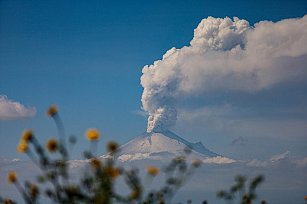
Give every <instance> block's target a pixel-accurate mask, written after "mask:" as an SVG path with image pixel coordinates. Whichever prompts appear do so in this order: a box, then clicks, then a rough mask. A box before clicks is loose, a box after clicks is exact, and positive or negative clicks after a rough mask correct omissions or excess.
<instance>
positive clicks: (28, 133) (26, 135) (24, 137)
mask: <svg viewBox="0 0 307 204" xmlns="http://www.w3.org/2000/svg"><path fill="white" fill-rule="evenodd" d="M32 138H33V132H32V130H25V131H24V132H23V134H22V137H21V139H22V140H24V141H26V142H29V141H31V140H32Z"/></svg>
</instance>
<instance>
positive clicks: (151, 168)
mask: <svg viewBox="0 0 307 204" xmlns="http://www.w3.org/2000/svg"><path fill="white" fill-rule="evenodd" d="M159 172H160V170H159V168H157V167H155V166H149V167H147V173H148V174H149V175H151V176H156V175H157V174H158V173H159Z"/></svg>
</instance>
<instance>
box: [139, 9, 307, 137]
mask: <svg viewBox="0 0 307 204" xmlns="http://www.w3.org/2000/svg"><path fill="white" fill-rule="evenodd" d="M142 72H143V75H142V77H141V84H142V86H143V87H144V91H143V94H142V105H143V109H144V111H146V112H147V113H148V115H149V117H148V127H147V131H148V132H151V131H161V130H164V129H168V128H169V127H170V126H172V125H174V124H175V122H176V119H177V108H178V106H179V104H180V103H181V102H182V101H183V100H184V99H187V98H190V97H200V98H201V97H204V96H205V94H208V93H210V92H213V91H214V92H222V91H234V92H257V91H261V90H263V89H269V88H271V87H273V86H276V85H278V84H281V83H283V82H289V81H294V80H299V79H305V78H306V76H307V15H306V16H304V17H302V18H296V19H286V20H282V21H279V22H276V23H273V22H269V21H262V22H259V23H257V24H255V25H254V26H250V25H249V23H248V22H247V21H246V20H240V19H238V18H236V17H235V18H234V19H233V20H231V19H230V18H228V17H226V18H213V17H208V18H206V19H203V20H202V21H201V22H200V24H199V25H198V27H197V28H196V29H195V30H194V37H193V39H192V41H191V42H190V45H189V46H185V47H183V48H181V49H176V48H171V49H170V50H168V51H167V52H166V53H165V54H164V55H163V58H162V59H161V60H157V61H155V62H154V63H153V64H152V65H146V66H144V68H143V71H142Z"/></svg>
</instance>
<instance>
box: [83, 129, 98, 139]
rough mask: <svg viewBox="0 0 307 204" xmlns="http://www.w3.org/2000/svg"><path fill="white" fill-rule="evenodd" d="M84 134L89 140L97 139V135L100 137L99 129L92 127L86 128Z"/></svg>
mask: <svg viewBox="0 0 307 204" xmlns="http://www.w3.org/2000/svg"><path fill="white" fill-rule="evenodd" d="M85 135H86V138H87V139H88V140H89V141H95V140H99V137H100V133H99V131H98V130H96V129H94V128H91V129H88V130H87V131H86V133H85Z"/></svg>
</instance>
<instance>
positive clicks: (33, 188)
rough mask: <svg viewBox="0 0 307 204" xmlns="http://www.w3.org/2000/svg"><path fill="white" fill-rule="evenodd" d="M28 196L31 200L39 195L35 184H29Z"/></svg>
mask: <svg viewBox="0 0 307 204" xmlns="http://www.w3.org/2000/svg"><path fill="white" fill-rule="evenodd" d="M30 194H31V196H32V197H33V198H35V197H36V196H37V195H38V194H39V190H38V187H37V185H35V184H31V187H30Z"/></svg>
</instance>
